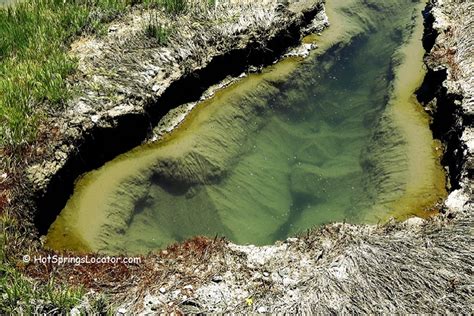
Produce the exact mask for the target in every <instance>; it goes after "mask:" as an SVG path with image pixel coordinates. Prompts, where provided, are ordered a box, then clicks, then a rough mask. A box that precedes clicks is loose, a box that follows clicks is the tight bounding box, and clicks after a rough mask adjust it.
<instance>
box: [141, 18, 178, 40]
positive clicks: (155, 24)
mask: <svg viewBox="0 0 474 316" xmlns="http://www.w3.org/2000/svg"><path fill="white" fill-rule="evenodd" d="M171 31H172V30H171V28H170V27H167V26H165V25H164V24H163V23H161V22H160V20H159V16H158V14H157V13H156V12H155V13H150V16H149V18H148V21H147V22H146V25H145V35H146V36H148V37H150V38H154V39H156V40H157V41H158V43H159V44H160V45H166V44H167V43H168V40H169V36H170V35H171Z"/></svg>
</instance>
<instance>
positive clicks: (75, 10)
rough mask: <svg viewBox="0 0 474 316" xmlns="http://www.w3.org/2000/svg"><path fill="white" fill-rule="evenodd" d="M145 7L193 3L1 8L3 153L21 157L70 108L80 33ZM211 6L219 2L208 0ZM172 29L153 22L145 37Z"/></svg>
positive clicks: (45, 3)
mask: <svg viewBox="0 0 474 316" xmlns="http://www.w3.org/2000/svg"><path fill="white" fill-rule="evenodd" d="M136 3H144V4H145V5H153V6H157V7H160V8H162V9H163V10H164V11H165V12H166V13H167V14H171V15H177V14H181V13H184V12H187V10H188V9H189V8H190V7H191V3H192V2H191V1H190V0H67V1H65V0H28V1H19V2H18V4H16V5H14V6H11V7H3V8H2V7H0V39H1V40H0V152H3V154H5V153H10V155H13V156H15V155H16V154H17V153H19V152H21V150H22V149H23V148H25V146H28V145H29V144H31V143H32V142H33V141H34V140H35V139H36V138H37V134H38V125H39V123H40V122H41V118H42V115H48V114H49V112H54V111H57V110H59V109H62V108H64V106H65V104H66V101H67V100H68V98H70V95H71V91H70V89H69V87H68V86H67V83H66V80H65V78H66V77H68V76H70V75H72V74H73V73H74V72H75V70H76V68H77V63H76V60H74V59H73V58H71V57H70V56H69V55H68V54H67V51H68V48H69V44H70V43H71V41H72V40H73V39H74V38H75V37H76V36H78V35H80V34H84V33H94V32H101V31H103V27H104V23H106V22H108V21H110V20H112V19H113V18H115V17H116V16H118V15H119V14H121V13H122V12H123V11H124V10H125V9H126V8H127V7H128V6H130V5H133V4H136ZM206 3H207V5H208V7H210V6H213V5H214V3H215V2H214V0H207V2H206ZM171 31H172V29H171V28H168V27H166V26H164V25H163V24H161V23H160V21H159V20H158V19H157V18H156V17H153V18H150V22H149V23H147V25H146V26H145V33H146V35H147V36H149V37H153V38H156V39H157V40H158V42H159V43H160V44H166V43H167V42H168V38H169V35H170V33H171Z"/></svg>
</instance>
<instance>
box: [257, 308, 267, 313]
mask: <svg viewBox="0 0 474 316" xmlns="http://www.w3.org/2000/svg"><path fill="white" fill-rule="evenodd" d="M266 312H267V308H266V307H265V306H260V307H259V308H257V313H259V314H264V313H266Z"/></svg>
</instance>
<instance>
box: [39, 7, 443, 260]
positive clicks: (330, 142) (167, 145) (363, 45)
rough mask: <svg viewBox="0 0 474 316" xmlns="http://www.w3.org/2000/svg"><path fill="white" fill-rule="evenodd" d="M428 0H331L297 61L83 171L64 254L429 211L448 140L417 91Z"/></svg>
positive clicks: (58, 243) (60, 226)
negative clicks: (325, 23) (436, 133)
mask: <svg viewBox="0 0 474 316" xmlns="http://www.w3.org/2000/svg"><path fill="white" fill-rule="evenodd" d="M422 6H423V5H422V4H421V3H415V2H412V1H411V0H410V1H409V0H393V1H391V2H390V3H385V2H384V3H379V2H378V1H368V0H365V1H363V0H351V1H342V0H336V1H331V2H328V15H329V17H330V19H331V22H332V24H333V25H332V26H331V27H330V28H329V29H328V30H327V31H325V32H324V33H323V35H322V36H321V37H318V36H311V37H308V38H306V39H305V40H306V41H315V42H317V43H318V44H319V46H320V49H319V51H317V52H315V53H314V54H312V55H311V56H310V57H309V58H308V59H307V60H304V61H302V60H297V59H288V60H285V61H282V62H280V63H278V64H276V65H274V66H272V67H269V68H267V69H265V70H264V72H263V73H262V74H254V75H250V76H249V77H247V78H245V79H243V80H241V81H240V82H238V83H236V84H234V85H232V86H230V87H228V88H226V89H224V90H222V91H219V92H218V93H217V94H216V95H215V96H214V97H213V98H212V99H210V100H207V101H205V102H202V103H201V104H199V105H198V106H197V107H196V109H195V110H193V112H192V113H191V114H190V115H189V117H188V118H187V119H186V120H185V122H184V123H183V124H182V125H181V126H180V127H179V128H178V129H176V130H175V131H173V132H172V133H171V134H170V135H167V137H165V139H164V140H162V141H159V142H158V143H156V144H152V145H146V146H142V147H139V148H136V149H135V150H132V151H131V152H129V153H126V154H124V155H122V156H120V157H118V158H117V159H115V160H113V161H111V162H109V163H107V164H106V165H105V166H104V167H102V168H100V169H99V170H96V171H93V172H90V173H88V174H86V175H85V176H83V177H82V178H81V179H80V180H79V181H78V182H77V184H76V189H75V192H74V195H73V196H72V197H71V199H70V200H69V202H68V204H67V205H66V207H65V209H64V210H63V211H62V212H61V214H60V215H59V216H58V218H57V220H56V221H55V222H54V224H53V225H52V227H51V228H50V231H49V233H48V236H47V245H48V246H49V247H51V248H55V249H73V250H93V251H102V252H107V253H118V252H129V253H140V252H141V253H143V252H147V251H150V250H156V249H159V248H162V247H165V246H166V245H168V244H170V243H173V242H176V241H182V240H184V239H186V238H189V237H192V236H196V235H208V236H214V235H216V234H217V235H224V236H227V237H228V238H229V239H230V240H232V241H234V242H237V243H253V244H269V243H272V242H274V241H275V240H278V239H284V238H286V237H288V236H290V235H292V234H295V233H297V232H300V231H303V230H305V229H308V228H310V227H313V226H315V225H321V224H324V223H329V222H335V221H347V222H354V223H377V222H380V221H385V220H387V219H388V218H390V217H397V218H404V217H406V216H410V215H418V216H428V215H430V214H431V209H432V207H433V206H434V204H435V203H436V202H437V201H439V200H440V199H441V198H443V196H444V194H445V192H444V186H445V183H444V173H443V171H442V168H441V167H440V165H439V157H438V155H439V153H438V152H439V150H436V148H437V147H439V145H437V143H436V142H435V141H434V140H433V139H432V136H431V133H430V130H429V127H428V117H427V115H426V114H425V113H424V112H423V110H422V108H421V106H420V105H419V104H417V103H416V100H415V99H414V98H413V92H414V90H415V89H416V88H417V86H419V84H420V82H421V80H422V78H423V75H424V72H423V67H422V56H423V50H422V46H421V34H422V20H421V9H422Z"/></svg>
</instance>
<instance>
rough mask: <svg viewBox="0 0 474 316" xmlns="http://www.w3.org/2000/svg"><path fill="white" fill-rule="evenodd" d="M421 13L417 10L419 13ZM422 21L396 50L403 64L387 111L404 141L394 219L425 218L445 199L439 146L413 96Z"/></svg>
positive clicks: (418, 78) (421, 71)
mask: <svg viewBox="0 0 474 316" xmlns="http://www.w3.org/2000/svg"><path fill="white" fill-rule="evenodd" d="M422 9H423V7H422V5H420V6H419V11H421V10H422ZM422 36H423V21H422V16H421V15H418V18H417V23H416V24H415V28H414V31H413V34H412V36H411V38H410V40H409V41H408V43H407V44H406V45H404V46H403V47H402V48H401V49H400V51H399V52H400V54H402V56H403V57H402V58H403V62H402V64H401V65H400V66H398V67H397V69H396V73H395V81H394V84H393V98H392V100H391V102H390V104H389V109H390V111H391V115H392V117H393V120H394V121H395V123H396V124H397V126H399V128H400V131H401V132H402V133H403V135H404V138H405V139H406V145H405V150H406V157H407V161H408V164H407V165H408V171H407V174H408V175H409V176H408V178H407V182H406V184H405V193H404V194H403V196H402V197H401V198H400V199H399V200H398V201H396V202H395V203H394V205H393V206H392V208H393V214H392V215H394V216H396V217H399V218H404V217H407V216H410V215H417V216H421V217H426V216H429V215H432V214H433V210H434V209H435V205H436V203H438V202H440V201H441V200H442V199H443V198H445V197H446V194H447V193H446V175H445V173H444V171H443V168H442V167H441V164H440V156H441V144H440V142H439V141H437V140H434V139H433V135H432V133H431V131H430V129H429V121H430V118H429V115H428V114H427V113H426V112H425V111H424V109H423V107H422V106H421V105H420V104H419V103H418V101H417V100H416V97H415V95H414V93H415V91H416V89H417V88H418V87H420V85H421V83H422V81H423V78H424V76H425V74H426V72H425V68H424V64H423V55H424V49H423V46H422Z"/></svg>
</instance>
